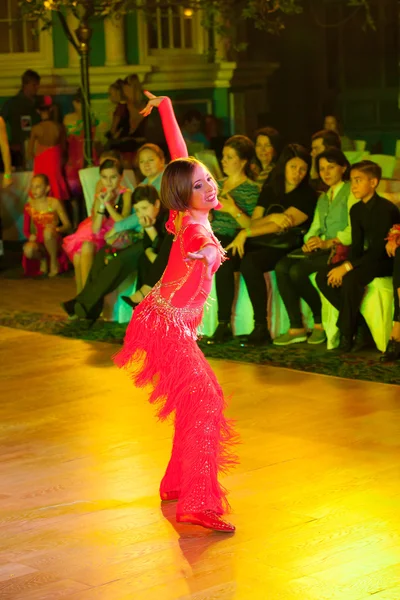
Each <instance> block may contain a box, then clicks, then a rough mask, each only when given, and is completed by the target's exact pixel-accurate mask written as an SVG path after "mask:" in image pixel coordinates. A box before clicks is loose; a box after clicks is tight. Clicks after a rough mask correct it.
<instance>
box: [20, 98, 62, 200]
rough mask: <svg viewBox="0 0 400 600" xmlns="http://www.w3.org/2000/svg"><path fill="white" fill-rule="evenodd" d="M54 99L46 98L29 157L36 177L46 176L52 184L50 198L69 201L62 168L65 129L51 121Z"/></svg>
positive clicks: (40, 111)
mask: <svg viewBox="0 0 400 600" xmlns="http://www.w3.org/2000/svg"><path fill="white" fill-rule="evenodd" d="M51 108H52V99H51V98H50V96H45V97H44V99H43V104H42V106H40V107H39V109H38V111H39V114H40V118H41V119H42V120H41V122H40V123H38V124H37V125H34V126H33V127H32V131H31V137H30V140H29V146H28V156H32V157H34V161H33V173H34V175H39V174H43V175H46V176H47V178H48V180H49V182H50V196H52V197H53V198H57V199H58V200H68V198H69V192H68V188H67V184H66V182H65V179H64V175H63V171H62V166H63V155H64V153H65V149H66V146H65V144H66V141H65V132H64V127H63V126H62V125H60V123H57V122H56V121H53V120H52V119H51Z"/></svg>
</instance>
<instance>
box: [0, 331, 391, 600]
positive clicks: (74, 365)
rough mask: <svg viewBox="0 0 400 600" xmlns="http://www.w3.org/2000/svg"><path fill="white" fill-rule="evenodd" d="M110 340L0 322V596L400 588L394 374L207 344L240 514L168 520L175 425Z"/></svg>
mask: <svg viewBox="0 0 400 600" xmlns="http://www.w3.org/2000/svg"><path fill="white" fill-rule="evenodd" d="M115 350H116V347H115V346H112V345H108V344H105V343H87V342H83V341H78V340H69V339H64V338H58V337H53V336H45V335H41V334H37V333H29V332H24V331H18V330H14V329H8V328H2V329H0V369H1V388H0V389H1V403H0V416H1V425H0V444H1V462H0V477H1V489H0V508H1V516H0V526H1V527H0V557H1V560H0V599H1V600H5V599H7V600H55V599H57V598H65V599H67V600H177V599H181V600H184V599H185V600H188V599H193V600H206V599H208V600H222V599H223V600H339V599H340V600H364V599H365V600H366V599H367V598H368V599H371V598H373V599H374V600H398V599H400V441H399V440H400V435H399V431H400V410H399V409H400V390H399V387H396V386H385V385H381V384H374V383H366V382H361V381H350V380H340V379H334V378H328V377H323V376H319V375H310V374H303V373H300V372H295V371H288V370H284V369H277V368H270V367H268V366H257V365H250V364H238V363H231V362H218V361H213V362H212V366H213V368H214V369H215V371H216V373H217V375H218V378H219V380H220V382H221V384H222V385H223V387H224V390H225V391H226V393H227V394H228V395H232V400H231V402H230V409H229V415H230V416H231V417H233V418H235V419H236V420H237V427H238V430H239V432H240V435H241V437H242V444H241V446H240V447H239V454H240V459H241V464H240V466H238V468H236V470H235V471H234V472H232V474H230V475H229V476H227V477H225V478H224V479H223V484H224V485H225V486H226V487H227V488H228V489H229V490H230V492H231V493H230V501H231V504H232V509H233V514H232V515H231V520H232V521H233V522H234V523H235V525H236V526H237V532H236V534H235V535H233V536H224V535H223V534H216V533H213V532H210V531H206V530H204V529H201V528H199V527H193V526H190V525H176V524H175V522H174V504H167V505H165V506H161V505H160V501H159V499H158V493H157V492H158V484H159V480H160V478H161V476H162V474H163V471H164V468H165V466H166V463H167V460H168V455H169V451H170V435H171V429H170V426H169V425H168V424H165V423H158V422H156V421H155V419H154V416H153V414H154V409H153V407H151V406H150V405H148V404H147V402H146V394H145V393H144V392H142V391H137V390H134V389H133V387H132V385H131V383H130V381H129V380H128V378H127V376H126V375H125V374H124V373H122V372H119V371H118V370H117V369H116V368H114V367H113V366H112V365H111V362H110V355H111V354H112V352H114V351H115Z"/></svg>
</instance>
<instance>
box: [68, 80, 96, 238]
mask: <svg viewBox="0 0 400 600" xmlns="http://www.w3.org/2000/svg"><path fill="white" fill-rule="evenodd" d="M82 103H83V97H82V92H81V91H80V90H79V91H78V92H77V93H76V94H75V96H74V97H73V99H72V105H73V108H74V110H73V112H70V113H67V114H66V115H65V117H64V127H65V131H66V135H67V151H68V159H67V162H66V165H65V177H66V180H67V185H68V189H69V192H70V196H71V207H72V220H73V226H74V229H76V228H77V226H78V223H79V220H80V219H79V217H80V214H79V213H80V205H81V202H79V199H81V198H82V195H83V191H82V185H81V181H80V179H79V171H80V170H81V169H83V168H84V166H85V136H84V131H83V116H82ZM95 134H96V123H92V136H93V138H94V136H95ZM92 160H93V162H94V163H95V164H97V154H96V151H95V149H94V148H93V152H92Z"/></svg>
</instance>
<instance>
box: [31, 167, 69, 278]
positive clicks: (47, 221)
mask: <svg viewBox="0 0 400 600" xmlns="http://www.w3.org/2000/svg"><path fill="white" fill-rule="evenodd" d="M49 192H50V184H49V179H48V177H47V175H44V174H40V173H38V174H36V175H34V177H33V179H32V184H31V191H30V200H29V202H27V203H26V204H25V206H24V235H25V237H26V238H27V240H28V241H27V242H26V244H24V247H23V258H22V266H23V268H24V273H25V275H29V276H36V275H45V274H46V275H47V274H48V275H49V277H54V276H55V275H57V274H58V273H61V272H63V271H66V270H67V269H68V259H67V256H66V255H65V253H64V252H63V250H62V246H61V243H62V237H61V234H63V233H66V232H67V231H69V230H70V228H71V223H70V221H69V219H68V215H67V213H66V211H65V208H64V205H63V204H62V203H61V202H60V201H59V200H58V199H57V198H51V197H49V196H48V194H49ZM60 222H61V225H60Z"/></svg>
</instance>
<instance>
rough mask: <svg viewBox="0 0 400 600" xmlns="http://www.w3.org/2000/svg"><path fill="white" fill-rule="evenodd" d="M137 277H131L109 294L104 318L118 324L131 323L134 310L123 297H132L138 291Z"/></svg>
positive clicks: (106, 298)
mask: <svg viewBox="0 0 400 600" xmlns="http://www.w3.org/2000/svg"><path fill="white" fill-rule="evenodd" d="M136 282H137V275H136V273H132V274H131V275H129V276H128V277H127V278H126V279H125V280H124V281H123V282H122V283H121V284H120V285H119V286H118V287H117V289H116V290H114V291H113V292H111V293H110V294H107V296H105V298H104V304H103V313H102V315H103V318H104V319H105V320H107V321H114V322H116V323H129V321H130V320H131V317H132V308H131V307H130V306H128V305H127V304H126V303H125V302H124V301H123V300H122V299H121V296H131V295H132V294H133V293H134V292H135V291H136Z"/></svg>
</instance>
